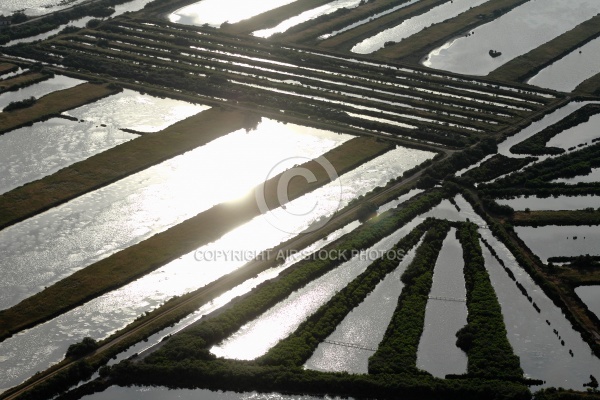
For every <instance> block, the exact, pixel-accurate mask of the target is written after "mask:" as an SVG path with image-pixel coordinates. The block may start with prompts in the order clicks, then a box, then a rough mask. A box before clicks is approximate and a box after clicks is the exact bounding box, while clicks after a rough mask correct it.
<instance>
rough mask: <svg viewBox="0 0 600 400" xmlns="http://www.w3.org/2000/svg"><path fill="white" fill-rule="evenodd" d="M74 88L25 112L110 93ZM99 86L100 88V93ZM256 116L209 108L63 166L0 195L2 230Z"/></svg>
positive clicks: (241, 125) (250, 122)
mask: <svg viewBox="0 0 600 400" xmlns="http://www.w3.org/2000/svg"><path fill="white" fill-rule="evenodd" d="M75 89H77V90H75V91H73V90H69V91H65V92H64V96H69V97H63V95H60V94H59V95H58V97H52V98H51V99H48V100H46V99H47V98H48V96H46V97H43V98H41V99H40V100H38V102H37V104H36V105H35V106H33V107H31V108H29V109H26V110H21V111H22V112H23V113H33V112H34V111H35V110H38V108H39V107H42V106H43V104H46V103H48V102H49V101H50V100H52V101H53V102H54V103H55V104H56V103H58V104H61V102H63V103H70V102H73V101H74V97H77V95H78V94H79V95H82V94H84V93H86V92H87V93H89V94H88V96H87V100H88V101H93V99H97V98H99V96H100V95H107V94H111V93H112V92H110V91H108V90H107V89H104V86H99V85H90V84H86V85H84V86H83V87H76V88H75ZM99 90H102V91H100V92H98V91H99ZM50 96H52V95H50ZM92 96H94V98H93V99H92ZM79 97H81V96H79ZM77 103H78V104H80V103H82V101H78V102H77ZM21 111H15V112H14V113H10V114H11V117H12V114H17V113H20V112H21ZM53 111H54V110H53ZM3 117H4V118H7V117H6V116H5V114H0V123H1V122H2V118H3ZM257 120H258V119H257V117H254V116H252V115H247V114H244V113H242V112H238V111H224V110H221V109H210V110H207V111H204V112H201V113H199V114H197V115H195V116H192V117H190V118H187V119H185V120H183V121H180V122H178V123H176V124H174V125H171V126H170V127H168V128H166V129H164V130H162V131H161V132H159V133H154V134H150V135H144V136H142V137H140V138H137V139H135V140H132V141H129V142H127V143H124V144H121V145H119V146H117V147H114V148H112V149H110V150H107V151H105V152H102V153H100V154H97V155H95V156H92V157H90V158H88V159H86V160H84V161H80V162H78V163H75V164H73V165H71V166H69V167H66V168H63V169H62V170H60V171H58V172H56V173H54V174H53V175H50V176H47V177H45V178H42V179H40V180H38V181H35V182H32V183H29V184H26V185H24V186H21V187H19V188H17V189H14V190H12V191H10V192H8V193H5V194H3V195H2V196H0V229H2V228H5V227H7V226H9V225H12V224H15V223H17V222H20V221H22V220H24V219H26V218H29V217H32V216H34V215H36V214H38V213H40V212H43V211H46V210H48V209H50V208H52V207H56V206H58V205H60V204H62V203H65V202H67V201H69V200H71V199H73V198H76V197H78V196H81V195H83V194H85V193H87V192H90V191H92V190H96V189H98V188H100V187H103V186H106V185H108V184H110V183H112V182H115V181H117V180H119V179H122V178H124V177H126V176H128V175H131V174H133V173H135V172H138V171H141V170H143V169H146V168H148V167H151V166H152V165H155V164H158V163H160V162H162V161H165V160H167V159H169V158H172V157H175V156H177V155H180V154H182V153H184V152H186V151H188V150H192V149H194V148H196V147H198V146H202V145H204V144H206V143H208V142H210V141H212V140H214V139H217V138H219V137H221V136H223V135H225V134H227V133H229V132H232V131H235V130H238V129H242V128H244V127H251V126H255V124H256V121H257Z"/></svg>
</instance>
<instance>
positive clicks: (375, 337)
mask: <svg viewBox="0 0 600 400" xmlns="http://www.w3.org/2000/svg"><path fill="white" fill-rule="evenodd" d="M407 226H410V227H411V229H412V227H414V226H415V223H414V222H411V223H409V224H408V225H407ZM416 248H417V247H414V248H413V249H411V250H410V251H409V252H408V253H407V254H406V256H405V257H404V258H403V260H402V261H401V262H400V264H399V265H398V268H397V269H396V270H395V271H394V272H392V273H391V274H389V275H388V276H386V277H385V279H384V280H383V281H381V282H380V283H379V284H378V285H377V286H376V287H375V289H374V290H373V291H372V292H371V293H370V294H369V295H368V296H367V297H366V298H365V300H364V301H363V302H362V303H361V304H360V305H359V306H358V307H356V308H355V309H353V310H352V311H350V313H348V315H347V316H346V318H344V320H343V321H342V322H341V323H340V324H339V325H338V326H337V328H336V329H335V331H333V333H332V334H331V335H329V336H328V337H327V339H326V341H324V342H321V343H320V344H319V346H318V347H317V349H316V350H315V352H314V354H313V355H312V357H311V358H309V359H308V361H307V362H306V364H305V365H304V367H305V368H307V369H312V370H317V371H329V372H349V373H353V374H366V373H368V372H369V357H371V356H372V355H373V351H372V350H374V349H377V347H378V346H379V343H380V342H381V340H382V339H383V336H384V334H385V331H386V329H387V327H388V325H389V323H390V320H391V319H392V315H393V314H394V310H395V309H396V305H397V304H398V297H399V296H400V293H402V289H403V288H404V284H403V283H402V281H401V280H400V277H401V276H402V274H403V273H404V270H405V269H406V267H407V266H408V265H410V263H411V262H412V260H413V259H414V256H415V251H416ZM334 343H350V344H352V345H354V346H359V347H362V348H357V347H350V346H344V345H343V344H334ZM369 349H372V350H369Z"/></svg>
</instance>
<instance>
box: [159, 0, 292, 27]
mask: <svg viewBox="0 0 600 400" xmlns="http://www.w3.org/2000/svg"><path fill="white" fill-rule="evenodd" d="M294 1H297V0H263V1H261V2H239V1H236V0H202V1H199V2H197V3H194V4H191V5H189V6H186V7H183V8H181V9H179V10H177V11H175V12H174V13H172V14H171V15H169V20H170V21H171V22H175V23H178V24H183V25H195V26H202V25H208V26H212V27H215V28H219V27H220V26H221V25H222V24H224V23H229V24H234V23H236V22H239V21H242V20H245V19H248V18H252V17H254V16H255V15H258V14H262V13H264V12H266V11H270V10H272V9H274V8H277V7H281V6H285V5H286V4H290V3H293V2H294Z"/></svg>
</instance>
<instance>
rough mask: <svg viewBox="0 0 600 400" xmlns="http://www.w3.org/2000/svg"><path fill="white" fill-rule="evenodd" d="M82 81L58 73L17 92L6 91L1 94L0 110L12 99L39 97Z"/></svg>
mask: <svg viewBox="0 0 600 400" xmlns="http://www.w3.org/2000/svg"><path fill="white" fill-rule="evenodd" d="M82 83H84V81H82V80H79V79H74V78H69V77H68V76H64V75H56V76H54V77H53V78H50V79H48V80H45V81H43V82H39V83H36V84H34V85H31V86H27V87H25V88H23V89H20V90H17V91H16V92H4V93H2V94H0V110H2V109H4V107H6V106H7V105H8V104H9V103H10V102H12V101H21V100H25V99H28V98H30V97H31V96H33V97H35V98H36V99H39V98H40V97H42V96H45V95H47V94H49V93H52V92H56V91H58V90H64V89H69V88H72V87H74V86H77V85H79V84H82Z"/></svg>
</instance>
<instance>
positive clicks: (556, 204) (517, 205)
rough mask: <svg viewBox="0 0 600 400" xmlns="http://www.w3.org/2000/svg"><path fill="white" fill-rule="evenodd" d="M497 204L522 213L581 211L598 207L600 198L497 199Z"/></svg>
mask: <svg viewBox="0 0 600 400" xmlns="http://www.w3.org/2000/svg"><path fill="white" fill-rule="evenodd" d="M496 202H497V203H498V204H503V205H508V206H511V207H512V208H513V209H514V210H517V211H524V210H525V209H526V208H529V209H530V210H532V211H538V210H583V209H585V208H588V207H592V208H594V209H596V208H598V206H599V205H600V196H593V195H587V196H557V197H537V196H531V197H524V196H519V197H515V198H514V199H498V200H496Z"/></svg>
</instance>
